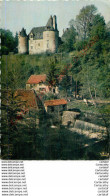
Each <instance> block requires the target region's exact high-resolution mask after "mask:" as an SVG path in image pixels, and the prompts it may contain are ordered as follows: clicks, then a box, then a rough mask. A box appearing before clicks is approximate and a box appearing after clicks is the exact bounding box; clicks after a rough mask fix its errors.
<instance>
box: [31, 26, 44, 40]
mask: <svg viewBox="0 0 110 196" xmlns="http://www.w3.org/2000/svg"><path fill="white" fill-rule="evenodd" d="M43 31H45V26H42V27H34V28H33V29H32V30H31V31H30V33H33V39H43ZM30 33H29V34H30Z"/></svg>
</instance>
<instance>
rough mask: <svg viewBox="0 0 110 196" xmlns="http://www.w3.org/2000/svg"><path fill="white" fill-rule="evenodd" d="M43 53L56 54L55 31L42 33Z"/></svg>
mask: <svg viewBox="0 0 110 196" xmlns="http://www.w3.org/2000/svg"><path fill="white" fill-rule="evenodd" d="M43 40H44V51H49V52H56V33H55V31H44V32H43Z"/></svg>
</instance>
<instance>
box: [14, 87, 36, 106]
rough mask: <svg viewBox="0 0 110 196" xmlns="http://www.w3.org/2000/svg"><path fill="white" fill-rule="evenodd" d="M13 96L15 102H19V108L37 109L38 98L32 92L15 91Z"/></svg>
mask: <svg viewBox="0 0 110 196" xmlns="http://www.w3.org/2000/svg"><path fill="white" fill-rule="evenodd" d="M14 96H15V97H16V100H18V101H20V105H21V107H26V108H27V107H28V108H37V109H38V103H37V102H38V99H39V98H38V97H37V96H36V94H35V93H34V91H33V90H21V89H18V90H16V92H15V94H14Z"/></svg>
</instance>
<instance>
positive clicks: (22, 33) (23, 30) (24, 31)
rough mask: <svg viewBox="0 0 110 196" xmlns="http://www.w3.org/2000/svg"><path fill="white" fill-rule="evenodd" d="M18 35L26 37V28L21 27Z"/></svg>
mask: <svg viewBox="0 0 110 196" xmlns="http://www.w3.org/2000/svg"><path fill="white" fill-rule="evenodd" d="M20 35H21V36H22V37H26V36H27V34H26V30H25V29H24V28H22V30H21V32H20Z"/></svg>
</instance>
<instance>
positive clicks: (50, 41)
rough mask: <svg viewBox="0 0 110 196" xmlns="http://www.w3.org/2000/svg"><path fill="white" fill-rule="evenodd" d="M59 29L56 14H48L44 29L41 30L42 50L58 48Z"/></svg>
mask: <svg viewBox="0 0 110 196" xmlns="http://www.w3.org/2000/svg"><path fill="white" fill-rule="evenodd" d="M58 37H59V31H58V30H57V21H56V16H53V18H52V16H50V18H49V20H48V22H47V25H46V27H45V31H44V32H43V38H44V50H45V51H49V52H56V51H57V48H58Z"/></svg>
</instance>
